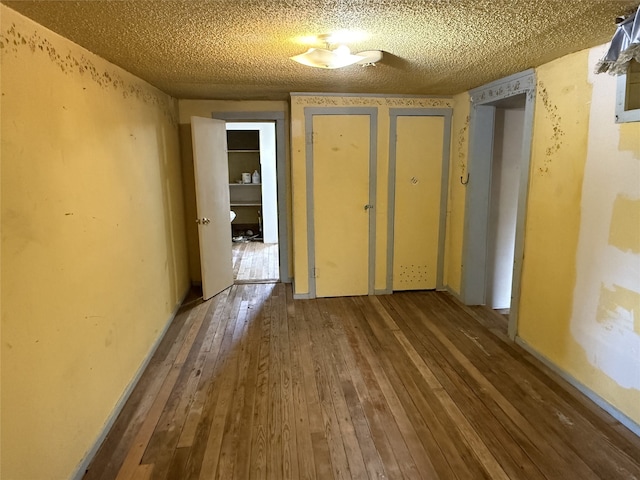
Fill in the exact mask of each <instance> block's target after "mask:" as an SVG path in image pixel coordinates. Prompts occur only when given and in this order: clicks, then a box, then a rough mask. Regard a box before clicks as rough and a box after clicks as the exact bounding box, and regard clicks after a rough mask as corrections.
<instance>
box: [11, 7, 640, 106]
mask: <svg viewBox="0 0 640 480" xmlns="http://www.w3.org/2000/svg"><path fill="white" fill-rule="evenodd" d="M2 3H4V4H6V5H8V6H9V7H10V8H13V9H15V10H17V11H18V12H20V13H22V14H23V15H26V16H27V17H30V18H32V19H33V20H35V21H36V22H38V23H40V24H42V25H44V26H46V27H48V28H50V29H51V30H53V31H55V32H57V33H59V34H61V35H63V36H65V37H67V38H69V39H71V40H73V41H74V42H76V43H78V44H80V45H82V46H84V47H85V48H87V49H88V50H90V51H92V52H94V53H96V54H98V55H100V56H101V57H103V58H105V59H107V60H109V61H111V62H113V63H115V64H116V65H119V66H121V67H122V68H124V69H125V70H128V71H129V72H131V73H133V74H135V75H137V76H139V77H141V78H143V79H145V80H147V81H148V82H149V83H151V84H153V85H155V86H157V87H158V88H160V89H161V90H163V91H165V92H167V93H169V94H170V95H172V96H174V97H176V98H219V99H285V98H287V97H288V93H289V92H341V93H347V92H358V93H387V94H389V93H393V94H421V95H449V94H455V93H459V92H462V91H465V90H468V89H470V88H473V87H477V86H479V85H483V84H485V83H488V82H490V81H492V80H496V79H498V78H501V77H504V76H506V75H509V74H512V73H516V72H519V71H522V70H525V69H527V68H530V67H535V66H538V65H540V64H543V63H545V62H548V61H550V60H552V59H554V58H558V57H560V56H562V55H565V54H567V53H571V52H575V51H578V50H581V49H584V48H588V47H592V46H595V45H598V44H601V43H605V42H607V41H609V40H610V39H611V36H612V34H613V32H614V31H615V24H614V20H615V17H616V16H618V15H621V14H627V13H630V12H632V11H633V10H634V8H637V6H638V5H639V4H640V1H639V0H628V1H627V0H562V1H550V0H417V1H409V0H209V1H186V0H185V1H169V0H156V1H139V0H120V1H111V0H110V1H98V0H83V1H68V0H67V1H44V0H40V1H25V0H20V1H6V0H3V1H2ZM342 29H349V30H363V31H365V32H367V33H368V34H369V35H370V37H369V39H367V40H363V41H359V42H358V43H353V44H350V45H349V47H351V49H352V51H354V52H358V51H362V50H383V51H384V52H385V53H384V58H383V60H382V62H380V63H379V64H378V65H377V66H376V67H362V66H359V65H353V66H350V67H346V68H344V69H339V70H321V69H315V68H310V67H305V66H302V65H299V64H297V63H295V62H293V61H291V60H290V59H289V57H290V56H293V55H296V54H298V53H302V52H304V51H305V50H306V49H307V48H309V45H303V44H301V43H300V41H299V40H297V38H299V37H302V36H308V35H311V34H321V33H327V32H331V31H335V30H342ZM317 46H320V45H317Z"/></svg>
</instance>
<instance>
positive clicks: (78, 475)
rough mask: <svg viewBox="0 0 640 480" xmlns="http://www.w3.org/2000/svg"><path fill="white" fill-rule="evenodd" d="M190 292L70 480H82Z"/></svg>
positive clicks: (187, 291)
mask: <svg viewBox="0 0 640 480" xmlns="http://www.w3.org/2000/svg"><path fill="white" fill-rule="evenodd" d="M190 290H191V285H189V286H188V287H187V289H186V290H185V292H184V294H183V295H182V297H181V299H180V301H179V302H178V304H177V305H176V307H175V308H174V310H173V312H171V315H170V316H169V319H168V320H167V322H166V323H165V325H164V327H163V329H162V331H161V332H160V335H158V338H156V341H155V343H154V344H153V346H152V347H151V350H150V351H149V354H148V355H147V357H146V358H145V359H144V361H143V362H142V364H141V365H140V367H139V368H138V370H137V371H136V374H135V375H134V376H133V378H132V379H131V381H130V382H129V385H127V388H125V390H124V392H123V393H122V395H121V396H120V399H119V400H118V402H117V403H116V405H115V407H114V408H113V411H112V412H111V415H109V418H107V421H106V422H105V424H104V426H103V427H102V430H101V431H100V434H99V435H98V437H97V438H96V440H95V441H94V442H93V445H92V446H91V448H90V449H89V450H88V451H87V453H86V454H85V455H84V458H83V459H82V460H81V461H80V463H79V464H78V466H77V467H76V469H75V471H74V472H73V475H71V479H72V480H82V477H84V474H85V472H86V471H87V468H89V464H90V463H91V461H92V460H93V457H95V455H96V453H97V452H98V449H99V448H100V446H101V445H102V442H104V439H105V438H106V437H107V434H108V433H109V431H110V430H111V427H113V424H114V423H115V421H116V419H117V418H118V415H120V411H121V410H122V408H123V407H124V405H125V403H126V402H127V400H128V399H129V397H130V396H131V393H132V392H133V389H134V388H135V386H136V385H137V384H138V381H139V380H140V377H141V376H142V374H143V373H144V371H145V369H146V368H147V366H148V365H149V362H150V361H151V359H152V358H153V355H154V354H155V353H156V350H157V349H158V346H159V345H160V342H161V341H162V339H163V338H164V335H165V334H166V333H167V330H168V329H169V326H170V325H171V323H172V322H173V320H174V319H175V318H176V315H177V314H178V310H180V307H181V306H182V304H183V303H184V300H185V298H187V295H188V294H189V291H190Z"/></svg>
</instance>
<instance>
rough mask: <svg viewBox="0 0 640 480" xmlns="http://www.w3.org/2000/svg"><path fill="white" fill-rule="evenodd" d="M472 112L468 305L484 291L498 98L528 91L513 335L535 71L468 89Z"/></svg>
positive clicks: (464, 295)
mask: <svg viewBox="0 0 640 480" xmlns="http://www.w3.org/2000/svg"><path fill="white" fill-rule="evenodd" d="M469 93H470V96H471V104H472V108H471V117H470V124H469V161H468V166H467V168H468V172H469V180H468V184H467V195H466V199H465V218H464V238H463V244H462V284H461V289H460V290H461V291H460V297H461V299H462V301H463V302H464V303H465V304H466V305H483V304H484V303H485V293H486V263H487V230H488V222H489V195H490V189H491V162H492V159H493V136H494V125H495V109H496V107H495V103H496V102H499V101H500V100H504V99H506V98H509V97H512V96H514V95H522V94H525V95H526V103H525V112H524V129H523V141H522V154H521V161H522V164H521V170H520V186H519V191H518V213H517V220H516V238H515V249H514V250H515V252H514V265H513V284H512V287H511V309H510V312H509V336H510V337H511V338H512V339H513V338H515V336H516V334H517V331H518V311H519V302H520V282H521V278H522V264H523V258H524V233H525V220H526V212H527V197H528V193H529V170H530V163H531V143H532V139H533V114H534V102H535V93H536V80H535V72H534V71H533V70H526V71H524V72H521V73H517V74H515V75H511V76H509V77H506V78H503V79H502V80H497V81H495V82H492V83H489V84H487V85H484V86H482V87H478V88H476V89H474V90H471V91H470V92H469Z"/></svg>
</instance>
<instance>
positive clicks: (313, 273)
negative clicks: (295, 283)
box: [311, 267, 318, 278]
mask: <svg viewBox="0 0 640 480" xmlns="http://www.w3.org/2000/svg"><path fill="white" fill-rule="evenodd" d="M311 278H318V269H317V268H316V267H314V268H313V270H312V271H311Z"/></svg>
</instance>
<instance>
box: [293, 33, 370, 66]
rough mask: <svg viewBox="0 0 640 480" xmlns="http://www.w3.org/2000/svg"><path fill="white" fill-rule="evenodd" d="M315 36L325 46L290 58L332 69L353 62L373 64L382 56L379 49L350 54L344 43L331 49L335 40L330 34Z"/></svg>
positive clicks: (307, 64) (308, 64)
mask: <svg viewBox="0 0 640 480" xmlns="http://www.w3.org/2000/svg"><path fill="white" fill-rule="evenodd" d="M317 38H318V41H320V42H323V43H324V44H325V45H326V47H327V48H310V49H309V50H307V51H306V52H305V53H301V54H300V55H295V56H293V57H290V58H291V60H293V61H295V62H298V63H300V64H302V65H306V66H308V67H315V68H325V69H333V68H342V67H347V66H349V65H353V64H355V63H359V64H361V65H365V66H369V65H375V63H376V62H378V61H380V59H381V58H382V52H381V51H380V50H369V51H366V52H360V53H356V54H352V53H351V50H349V47H347V46H346V45H338V46H337V47H336V48H334V49H331V44H332V43H334V41H335V40H334V36H333V35H332V34H322V35H318V37H317Z"/></svg>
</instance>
